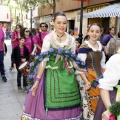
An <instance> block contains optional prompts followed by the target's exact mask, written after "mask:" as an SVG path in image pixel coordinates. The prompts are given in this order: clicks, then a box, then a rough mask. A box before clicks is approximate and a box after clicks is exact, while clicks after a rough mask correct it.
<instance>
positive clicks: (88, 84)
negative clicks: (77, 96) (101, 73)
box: [83, 81, 91, 91]
mask: <svg viewBox="0 0 120 120" xmlns="http://www.w3.org/2000/svg"><path fill="white" fill-rule="evenodd" d="M90 87H91V84H90V82H89V81H87V82H85V86H84V88H83V90H85V91H86V90H89V89H90Z"/></svg>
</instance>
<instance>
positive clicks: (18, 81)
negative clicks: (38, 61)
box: [17, 69, 28, 87]
mask: <svg viewBox="0 0 120 120" xmlns="http://www.w3.org/2000/svg"><path fill="white" fill-rule="evenodd" d="M17 71H18V73H17V86H18V87H20V86H21V77H22V76H23V87H26V86H28V84H27V76H24V75H22V73H21V71H19V70H18V69H17Z"/></svg>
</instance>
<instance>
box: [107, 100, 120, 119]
mask: <svg viewBox="0 0 120 120" xmlns="http://www.w3.org/2000/svg"><path fill="white" fill-rule="evenodd" d="M109 111H110V112H111V113H112V114H113V115H114V116H116V117H117V116H119V115H120V101H118V102H115V103H114V104H113V105H112V106H111V107H109Z"/></svg>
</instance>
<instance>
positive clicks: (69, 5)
mask: <svg viewBox="0 0 120 120" xmlns="http://www.w3.org/2000/svg"><path fill="white" fill-rule="evenodd" d="M117 2H118V0H87V2H84V6H83V14H84V13H88V12H92V11H95V10H98V9H102V8H104V7H106V6H109V5H111V4H114V3H117ZM80 7H81V1H75V0H61V1H60V2H57V4H56V12H57V11H63V12H64V13H65V14H66V16H67V20H68V26H67V32H68V31H69V29H73V30H74V33H75V36H78V34H79V26H80ZM52 13H53V10H52V8H50V6H49V5H46V7H45V8H41V7H40V6H39V7H38V14H37V16H35V17H34V18H33V19H35V18H38V19H37V24H38V22H39V23H40V22H46V23H47V24H48V25H49V30H50V29H51V23H52V22H51V21H52ZM118 21H120V20H119V18H116V17H114V18H110V17H106V18H83V26H82V28H83V29H82V30H83V35H84V36H85V34H86V27H87V25H89V24H92V23H94V22H96V23H99V24H100V25H101V26H102V27H103V28H105V30H107V29H108V28H109V27H112V26H114V27H116V24H117V23H118ZM34 24H36V21H35V22H34ZM36 27H37V26H36ZM116 30H117V31H118V30H119V28H116Z"/></svg>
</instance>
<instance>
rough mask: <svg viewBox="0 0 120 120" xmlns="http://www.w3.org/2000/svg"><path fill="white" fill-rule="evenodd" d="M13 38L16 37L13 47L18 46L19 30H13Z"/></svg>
mask: <svg viewBox="0 0 120 120" xmlns="http://www.w3.org/2000/svg"><path fill="white" fill-rule="evenodd" d="M11 39H12V40H14V39H16V40H15V41H14V42H13V43H12V48H14V47H16V46H17V45H18V44H19V38H18V33H17V32H12V37H11Z"/></svg>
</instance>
